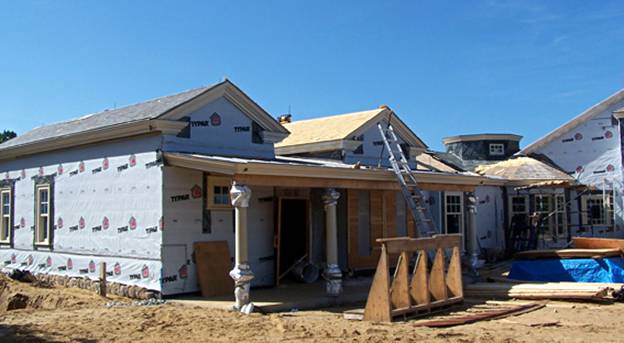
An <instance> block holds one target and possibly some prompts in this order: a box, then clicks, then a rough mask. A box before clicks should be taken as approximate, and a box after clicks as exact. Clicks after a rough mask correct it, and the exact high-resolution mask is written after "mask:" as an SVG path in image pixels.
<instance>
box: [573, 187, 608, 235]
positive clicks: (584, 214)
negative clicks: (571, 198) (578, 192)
mask: <svg viewBox="0 0 624 343" xmlns="http://www.w3.org/2000/svg"><path fill="white" fill-rule="evenodd" d="M606 197H607V206H604V205H603V207H606V210H607V214H606V222H605V223H600V224H592V223H590V222H589V213H588V212H589V208H588V205H589V204H588V202H589V200H600V201H602V200H603V195H602V194H586V195H583V196H582V197H581V225H582V226H585V225H586V226H590V227H608V228H610V227H613V213H614V208H613V193H611V192H608V193H607V196H606Z"/></svg>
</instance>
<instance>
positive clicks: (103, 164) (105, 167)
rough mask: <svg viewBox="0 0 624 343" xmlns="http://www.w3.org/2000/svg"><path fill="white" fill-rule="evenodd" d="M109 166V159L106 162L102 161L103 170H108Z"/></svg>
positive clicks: (105, 159)
mask: <svg viewBox="0 0 624 343" xmlns="http://www.w3.org/2000/svg"><path fill="white" fill-rule="evenodd" d="M109 165H110V164H109V163H108V158H106V157H105V158H104V160H103V161H102V169H104V170H106V169H108V166H109Z"/></svg>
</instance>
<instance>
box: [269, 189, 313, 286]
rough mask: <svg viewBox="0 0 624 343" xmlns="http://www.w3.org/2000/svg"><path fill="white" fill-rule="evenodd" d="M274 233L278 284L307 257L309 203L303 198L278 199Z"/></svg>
mask: <svg viewBox="0 0 624 343" xmlns="http://www.w3.org/2000/svg"><path fill="white" fill-rule="evenodd" d="M277 212H278V221H277V233H276V240H277V242H276V243H277V244H276V256H277V259H276V261H277V265H276V271H277V273H275V274H276V276H277V280H276V284H279V282H280V280H281V279H283V278H284V277H285V276H286V275H287V274H288V272H289V271H290V270H291V269H292V267H293V265H294V264H295V263H297V261H299V260H301V259H305V258H306V257H307V256H308V255H309V251H308V246H309V245H308V232H309V217H310V216H309V202H308V199H304V198H288V197H280V198H279V203H278V211H277Z"/></svg>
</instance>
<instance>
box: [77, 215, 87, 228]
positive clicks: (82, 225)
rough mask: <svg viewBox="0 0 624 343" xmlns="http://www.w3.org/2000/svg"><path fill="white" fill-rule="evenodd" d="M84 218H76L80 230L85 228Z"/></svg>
mask: <svg viewBox="0 0 624 343" xmlns="http://www.w3.org/2000/svg"><path fill="white" fill-rule="evenodd" d="M85 225H86V224H85V219H84V218H83V217H80V219H79V220H78V227H79V228H80V230H82V229H84V228H85Z"/></svg>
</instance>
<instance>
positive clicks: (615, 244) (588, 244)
mask: <svg viewBox="0 0 624 343" xmlns="http://www.w3.org/2000/svg"><path fill="white" fill-rule="evenodd" d="M572 243H573V246H574V247H575V248H577V249H623V250H624V239H614V238H590V237H572Z"/></svg>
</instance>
